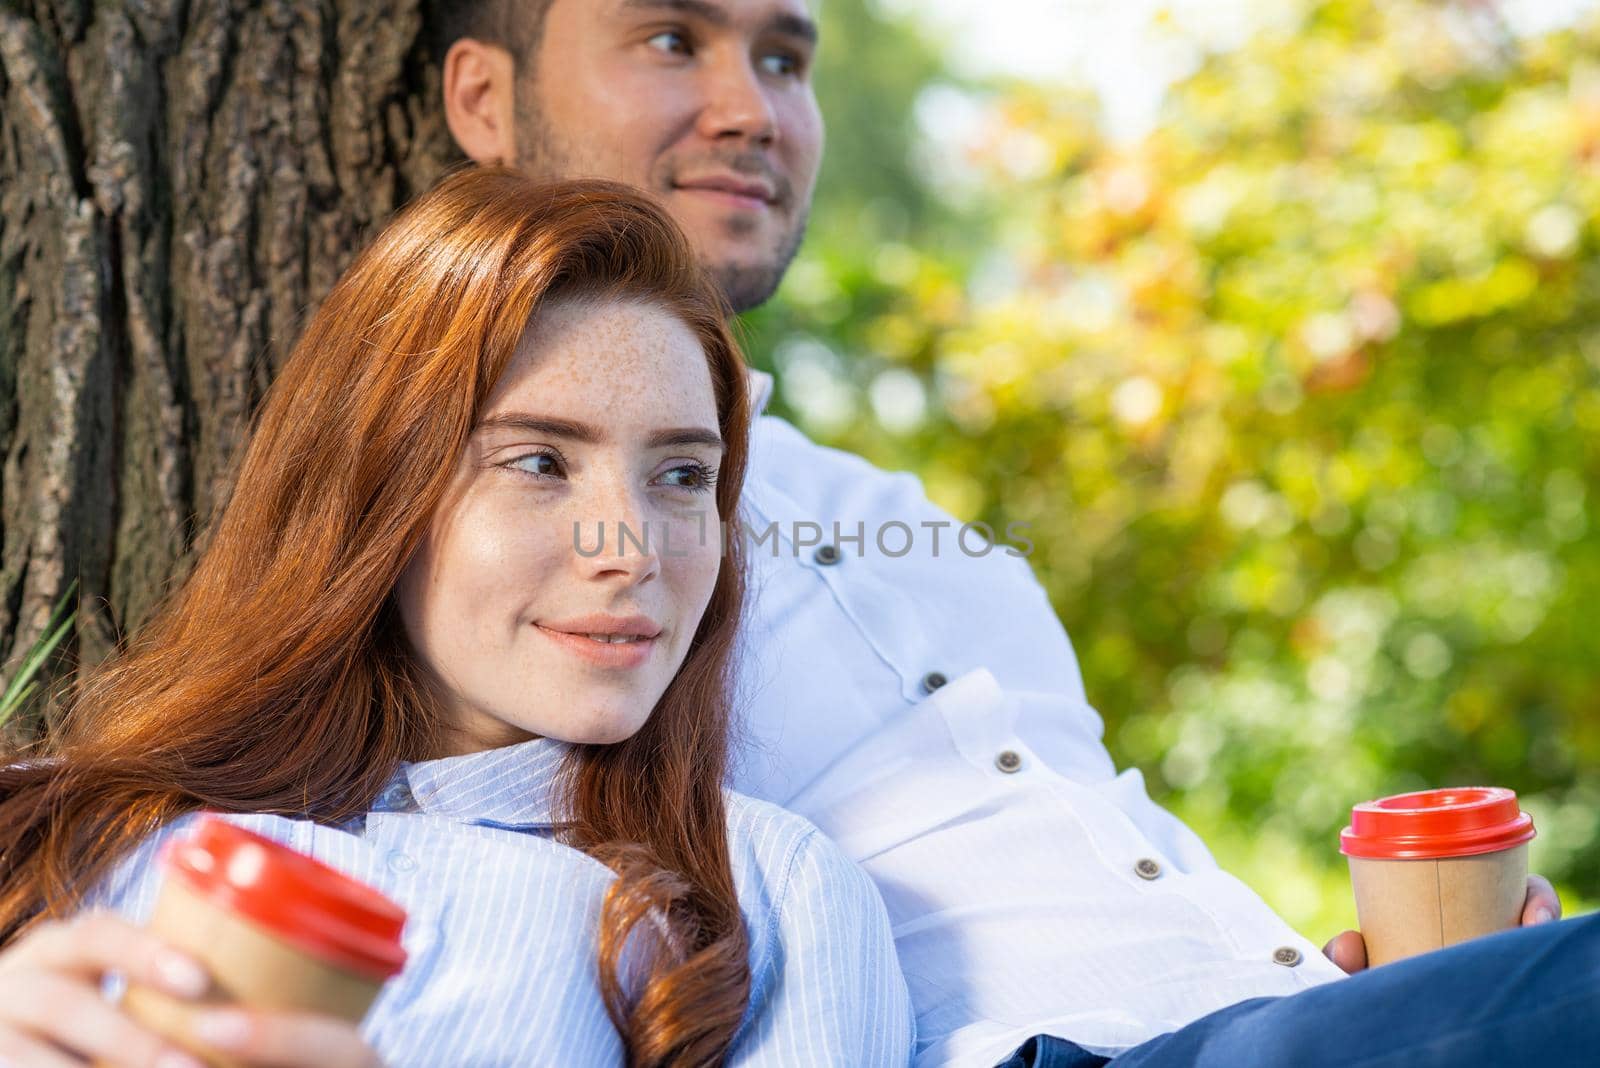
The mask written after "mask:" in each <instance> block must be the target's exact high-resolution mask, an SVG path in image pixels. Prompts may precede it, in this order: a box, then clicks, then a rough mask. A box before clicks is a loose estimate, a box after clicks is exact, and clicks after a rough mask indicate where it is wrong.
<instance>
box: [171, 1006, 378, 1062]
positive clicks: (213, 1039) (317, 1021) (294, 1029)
mask: <svg viewBox="0 0 1600 1068" xmlns="http://www.w3.org/2000/svg"><path fill="white" fill-rule="evenodd" d="M194 1036H195V1038H197V1039H199V1040H200V1042H202V1043H204V1044H205V1045H208V1046H211V1047H213V1048H215V1049H216V1050H218V1051H219V1052H222V1053H226V1054H228V1055H229V1056H231V1057H234V1058H236V1059H238V1060H240V1061H243V1062H244V1063H246V1064H248V1065H251V1068H382V1062H380V1061H379V1060H378V1055H377V1053H375V1052H374V1051H373V1049H372V1047H371V1046H369V1045H367V1044H366V1042H364V1041H363V1040H362V1038H361V1035H360V1032H359V1031H357V1029H356V1025H355V1024H352V1023H347V1022H345V1021H343V1020H337V1019H334V1018H333V1017H331V1016H314V1015H310V1014H302V1013H285V1012H255V1011H250V1010H245V1009H218V1010H215V1011H212V1012H207V1013H204V1014H202V1015H200V1016H199V1017H197V1018H196V1020H195V1030H194Z"/></svg>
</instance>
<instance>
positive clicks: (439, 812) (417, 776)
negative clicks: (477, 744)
mask: <svg viewBox="0 0 1600 1068" xmlns="http://www.w3.org/2000/svg"><path fill="white" fill-rule="evenodd" d="M569 748H570V746H568V745H567V743H565V742H558V741H556V740H554V739H551V738H534V739H532V740H531V741H526V742H518V743H517V744H515V745H507V746H502V747H500V748H498V749H486V750H484V751H483V752H481V753H468V754H466V755H465V756H452V757H441V758H440V759H438V760H422V761H418V762H416V763H408V764H402V765H401V767H400V771H399V773H398V774H396V775H395V777H394V779H393V780H391V782H390V784H389V786H388V787H387V788H386V789H385V790H384V791H383V792H382V793H381V794H379V795H378V799H377V800H376V801H375V802H374V803H373V811H375V812H383V811H391V812H419V811H420V812H426V813H429V814H431V815H435V816H444V817H446V818H448V819H453V820H460V821H463V822H470V823H486V824H493V825H495V826H499V827H512V828H519V829H522V828H530V827H548V826H550V825H551V824H553V823H554V822H555V819H556V817H555V813H556V801H557V798H556V788H557V785H558V783H557V776H558V772H559V771H560V768H561V762H562V760H563V758H564V757H565V756H566V753H567V751H568V749H569Z"/></svg>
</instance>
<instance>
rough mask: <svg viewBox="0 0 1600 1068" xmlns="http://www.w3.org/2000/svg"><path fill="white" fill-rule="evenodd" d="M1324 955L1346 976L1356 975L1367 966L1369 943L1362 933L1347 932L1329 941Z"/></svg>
mask: <svg viewBox="0 0 1600 1068" xmlns="http://www.w3.org/2000/svg"><path fill="white" fill-rule="evenodd" d="M1322 955H1323V956H1324V957H1327V958H1328V959H1329V960H1331V961H1333V963H1335V964H1337V965H1338V966H1339V967H1340V969H1342V970H1343V971H1344V972H1345V973H1346V974H1354V973H1355V972H1359V971H1363V970H1364V969H1365V968H1366V966H1367V943H1366V940H1365V939H1363V938H1362V937H1361V932H1360V931H1345V932H1344V933H1343V934H1339V935H1335V936H1334V937H1333V938H1330V939H1329V940H1328V944H1327V945H1325V946H1323V947H1322Z"/></svg>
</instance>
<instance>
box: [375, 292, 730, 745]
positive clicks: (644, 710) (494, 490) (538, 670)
mask: <svg viewBox="0 0 1600 1068" xmlns="http://www.w3.org/2000/svg"><path fill="white" fill-rule="evenodd" d="M717 427H718V422H717V408H716V400H715V397H714V395H713V392H712V386H711V373H710V370H709V368H708V366H707V362H706V354H705V352H704V350H703V349H702V348H701V346H700V343H699V341H698V340H697V339H696V337H695V335H694V334H693V333H692V332H691V331H690V329H689V328H688V327H687V326H686V325H684V323H683V322H682V321H681V320H679V319H678V318H677V317H675V316H674V315H672V314H671V313H669V312H667V311H664V310H662V309H661V308H658V307H656V306H654V305H651V304H645V303H639V302H634V301H598V302H586V301H566V302H557V303H555V304H553V305H550V306H547V307H545V308H543V309H541V311H540V312H539V314H538V315H537V316H536V317H535V319H534V321H533V322H532V323H531V324H529V327H528V329H527V330H526V331H524V333H523V335H522V339H521V341H520V342H519V344H518V346H517V351H516V353H515V355H514V356H513V358H512V360H511V362H510V364H509V366H508V367H507V368H506V371H505V374H504V375H503V376H502V377H501V379H500V381H499V382H498V383H497V384H496V385H495V388H494V392H493V393H492V394H491V396H490V397H489V400H488V403H487V404H486V405H485V407H484V411H483V415H482V417H481V419H480V421H479V423H478V426H477V427H476V428H475V429H474V431H473V433H472V437H471V439H470V440H469V442H468V445H467V448H466V450H465V453H464V455H462V457H461V458H460V463H459V466H458V467H457V470H456V474H455V481H454V483H453V485H452V487H451V490H450V492H449V493H448V494H447V495H446V497H445V500H444V502H443V503H442V504H441V505H440V507H439V510H438V512H437V513H436V514H435V516H434V518H433V522H432V525H431V527H430V529H429V532H428V534H427V536H426V537H425V538H424V540H423V542H422V545H421V546H420V547H419V549H418V551H417V553H416V555H415V556H414V557H413V558H412V559H411V561H410V562H409V563H408V564H407V566H406V569H405V571H404V572H403V573H402V575H401V577H400V581H399V583H398V586H397V589H396V595H397V598H398V601H399V607H400V614H401V618H402V619H403V621H404V624H405V628H406V633H407V636H408V637H409V639H410V642H411V646H412V648H413V649H414V650H415V652H416V654H417V655H418V656H419V657H420V658H421V660H422V661H423V663H424V664H425V666H426V667H427V668H428V669H429V671H430V673H431V675H432V677H433V679H434V681H435V682H436V683H437V684H438V685H439V686H440V687H441V688H442V690H443V692H444V693H445V695H446V697H447V699H449V700H450V701H451V702H452V703H453V705H454V708H455V709H456V716H457V720H456V726H457V727H458V728H459V733H458V737H457V739H456V740H455V742H454V745H453V749H454V751H456V752H472V751H476V750H480V749H488V748H493V747H495V746H500V745H507V744H510V743H512V742H516V741H521V740H523V739H526V738H529V737H533V736H543V737H550V738H556V739H560V740H562V741H568V742H582V743H607V742H617V741H621V740H622V739H624V738H627V737H629V736H630V735H632V734H633V733H634V732H635V731H637V730H638V729H639V728H640V727H641V726H642V725H643V724H644V722H645V720H646V719H647V718H648V717H649V715H650V712H651V710H652V709H653V708H654V707H655V703H656V701H657V700H658V699H659V698H660V697H661V694H662V693H663V691H665V690H666V688H667V684H668V682H670V681H671V679H672V676H673V674H674V673H675V672H676V671H677V669H678V666H679V665H680V664H681V663H682V662H683V658H684V654H685V653H686V652H687V650H688V647H689V641H690V639H691V638H692V637H693V636H694V632H695V628H696V627H697V626H698V624H699V622H700V616H701V613H702V612H703V611H704V610H705V607H706V602H707V600H709V598H710V596H711V590H712V586H713V585H714V583H715V581H716V577H717V569H718V566H719V564H720V562H721V553H720V546H721V542H720V538H719V536H718V535H719V529H720V528H719V526H718V519H719V516H718V513H717V503H716V497H715V494H714V492H713V491H712V489H711V485H710V483H711V482H712V481H713V480H714V479H715V471H716V468H717V465H718V464H719V463H720V461H721V458H722V445H721V438H720V435H719V434H718V429H717ZM624 528H625V529H624ZM597 546H600V551H598V552H596V551H595V550H596V547H597ZM580 548H581V550H582V551H581V552H580V551H579V549H580Z"/></svg>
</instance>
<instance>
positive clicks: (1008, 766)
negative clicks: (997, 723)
mask: <svg viewBox="0 0 1600 1068" xmlns="http://www.w3.org/2000/svg"><path fill="white" fill-rule="evenodd" d="M994 766H995V767H997V768H999V769H1000V770H1001V771H1003V772H1005V773H1006V774H1007V775H1010V774H1011V773H1012V772H1016V771H1021V770H1022V756H1021V755H1020V754H1019V753H1017V751H1016V750H1014V749H1005V750H1002V751H1001V753H1000V755H999V756H997V757H995V758H994Z"/></svg>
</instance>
